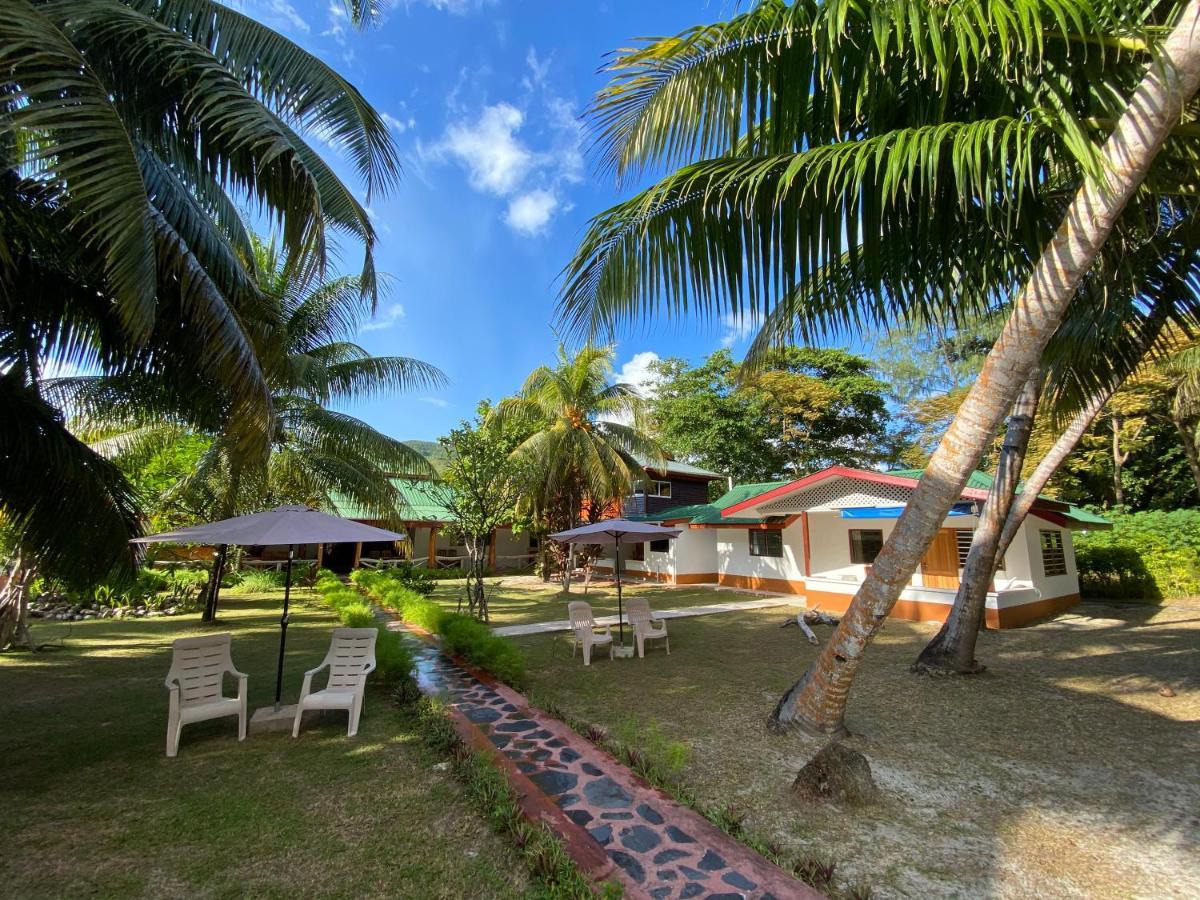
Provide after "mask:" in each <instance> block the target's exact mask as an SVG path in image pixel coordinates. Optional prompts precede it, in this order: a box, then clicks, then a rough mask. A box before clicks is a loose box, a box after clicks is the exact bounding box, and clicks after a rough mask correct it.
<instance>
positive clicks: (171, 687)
mask: <svg viewBox="0 0 1200 900" xmlns="http://www.w3.org/2000/svg"><path fill="white" fill-rule="evenodd" d="M163 684H164V685H165V686H166V688H167V690H168V691H178V690H179V678H178V677H176V676H171V677H170V678H168V679H167V680H166V681H164V682H163Z"/></svg>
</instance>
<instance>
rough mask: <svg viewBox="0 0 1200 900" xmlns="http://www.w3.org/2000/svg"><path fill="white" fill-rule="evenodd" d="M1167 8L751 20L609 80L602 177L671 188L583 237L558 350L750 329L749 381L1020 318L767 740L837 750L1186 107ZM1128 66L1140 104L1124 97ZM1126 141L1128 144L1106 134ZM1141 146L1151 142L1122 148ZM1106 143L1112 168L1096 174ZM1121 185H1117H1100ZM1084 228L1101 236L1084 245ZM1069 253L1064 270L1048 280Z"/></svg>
mask: <svg viewBox="0 0 1200 900" xmlns="http://www.w3.org/2000/svg"><path fill="white" fill-rule="evenodd" d="M1174 8H1175V4H1173V3H1159V4H1149V5H1147V4H1132V3H1129V4H1099V3H1092V2H1087V0H1078V2H1072V0H1061V2H1059V0H1056V2H1026V3H1020V4H996V3H985V2H969V0H965V2H961V3H954V4H944V3H933V2H922V0H907V2H905V0H897V2H892V3H888V4H873V5H870V6H869V7H866V6H862V5H861V4H857V3H853V2H850V0H833V2H824V3H816V2H797V3H795V4H791V5H788V4H784V3H782V2H765V3H762V4H760V5H759V6H758V7H756V8H755V9H754V10H752V11H751V12H749V13H747V14H745V15H743V16H739V17H737V18H736V19H734V20H732V21H731V22H729V23H724V24H722V25H717V26H711V27H708V28H700V29H695V30H693V31H691V32H688V33H686V34H684V35H681V36H680V37H679V38H673V39H668V40H664V41H656V42H651V43H650V44H649V45H647V46H645V47H643V48H638V49H635V50H633V51H628V52H625V53H622V54H619V55H618V56H617V57H616V58H615V60H614V62H613V63H612V64H611V66H610V70H611V71H612V72H613V73H614V76H613V81H612V83H611V85H610V86H609V88H607V89H606V90H605V91H604V92H602V93H601V95H600V97H599V99H598V101H597V104H596V106H595V107H594V109H593V120H594V121H595V123H596V125H597V128H598V130H599V137H600V142H601V145H602V147H603V148H604V157H603V159H604V163H605V164H607V165H609V166H611V167H612V168H613V169H615V170H616V171H617V172H618V173H619V174H625V173H629V172H636V171H640V170H641V169H642V167H644V166H645V165H647V164H649V163H651V162H653V163H663V162H665V163H667V164H668V165H669V164H679V163H690V164H689V165H685V166H684V167H683V168H681V169H679V170H678V171H677V172H675V173H673V174H671V175H669V176H667V177H666V178H665V179H663V180H661V181H660V182H658V183H657V184H656V185H654V186H653V187H651V188H650V189H648V190H647V191H645V192H643V193H642V194H641V195H639V196H638V197H636V198H634V199H633V200H630V201H627V202H625V203H623V204H621V205H619V206H617V207H615V208H613V209H612V210H609V211H608V212H606V213H604V214H603V215H601V216H599V217H597V219H596V220H595V221H594V223H593V226H592V228H591V229H590V230H589V233H588V235H587V236H586V237H585V239H584V242H583V245H582V246H581V248H580V250H579V251H578V253H577V255H576V258H575V260H574V261H573V262H572V263H571V264H570V266H569V267H568V269H567V271H566V274H565V281H564V288H563V314H564V317H565V319H566V321H567V322H568V324H570V325H572V326H574V327H577V328H580V329H583V330H586V331H589V332H590V331H596V330H601V331H606V330H610V329H611V328H613V327H615V326H616V325H618V324H620V323H622V322H626V321H630V320H632V319H636V318H642V317H645V316H646V315H649V314H650V313H651V312H652V311H653V310H655V309H658V308H660V307H661V308H665V309H667V310H669V311H671V312H673V313H681V312H682V311H684V310H689V311H696V312H698V313H699V314H700V315H702V316H709V317H713V316H717V315H734V316H735V317H738V316H741V317H746V316H758V315H762V314H763V313H764V312H765V318H766V325H765V327H764V329H763V331H762V332H761V333H760V336H759V338H758V340H757V341H756V344H755V348H754V353H755V354H756V355H758V356H760V357H761V356H762V355H763V354H764V353H765V352H766V351H767V350H768V349H769V348H770V347H771V346H772V345H773V344H774V343H775V342H777V341H779V340H783V339H787V338H791V337H799V338H801V339H805V340H807V339H809V338H810V337H811V336H812V335H814V334H820V333H822V332H824V331H827V330H829V329H831V328H836V327H846V326H848V325H855V324H858V325H861V324H869V325H877V324H883V323H887V322H890V321H892V320H895V319H899V320H901V321H924V322H937V321H948V322H949V323H950V324H953V323H954V322H955V321H957V320H959V319H960V318H962V317H967V318H974V317H978V316H980V315H983V314H986V313H987V312H989V311H990V310H992V309H994V308H998V307H1003V306H1004V305H1005V304H1006V303H1007V302H1008V300H1009V299H1010V298H1016V299H1017V301H1018V302H1017V305H1016V307H1015V308H1016V310H1017V312H1018V313H1019V316H1020V318H1019V319H1018V320H1017V324H1020V325H1021V326H1022V327H1020V328H1018V327H1017V325H1016V324H1014V322H1013V320H1010V321H1009V324H1008V325H1007V326H1006V330H1005V331H1004V332H1002V333H1001V335H1000V338H999V340H998V341H997V344H996V347H995V348H994V349H993V351H992V356H991V357H989V360H990V361H989V363H988V364H985V366H984V374H983V375H982V376H981V377H980V379H979V380H977V381H976V382H975V385H974V387H973V388H972V390H971V392H970V393H969V394H968V395H967V398H966V400H965V401H964V404H963V406H962V407H961V408H960V410H959V414H958V415H957V417H956V419H955V422H954V424H952V426H951V428H950V431H949V433H948V437H947V439H946V440H945V441H943V443H942V445H941V447H940V449H939V451H938V452H935V453H934V455H933V459H932V460H931V462H930V466H929V468H928V469H927V474H926V477H925V478H924V479H923V480H922V483H921V487H920V488H918V491H917V493H916V495H915V496H914V498H913V501H912V503H911V504H910V506H909V508H908V510H907V512H906V514H905V518H904V519H902V520H901V522H900V523H899V525H898V527H897V529H896V530H895V532H893V536H892V538H891V540H890V542H889V548H890V549H888V550H885V555H884V556H881V557H880V559H886V561H887V562H888V563H889V565H888V566H884V567H882V568H881V567H880V565H879V564H878V561H877V563H876V565H875V566H874V567H873V569H872V573H871V576H870V578H869V579H868V580H867V582H866V584H865V585H864V586H863V589H862V590H861V591H860V593H859V595H858V597H857V598H856V600H855V602H854V604H853V605H852V607H851V610H850V612H849V613H848V614H847V616H846V617H845V618H844V619H843V622H842V625H841V626H840V627H839V630H838V631H837V633H836V634H835V637H834V639H833V641H831V643H830V645H829V646H828V647H827V648H826V650H825V652H824V653H823V654H822V656H821V658H820V659H819V661H818V664H817V665H816V667H815V668H814V669H813V670H811V671H810V673H809V676H808V677H806V678H805V679H804V680H803V681H802V682H801V683H800V684H798V685H797V686H796V687H795V688H794V689H793V690H792V691H789V692H788V694H787V695H786V696H785V697H784V699H783V700H782V701H781V703H780V705H779V707H778V709H777V710H776V714H775V716H774V717H773V719H774V721H776V723H777V724H781V725H791V724H805V725H808V726H810V727H812V728H815V729H817V730H822V731H833V730H838V729H840V728H841V727H842V714H843V710H844V704H845V699H846V696H847V693H848V689H849V684H850V681H851V679H852V678H853V674H854V672H855V671H856V670H857V666H858V663H859V661H860V659H861V655H862V652H863V650H864V649H865V647H866V645H867V643H868V642H869V640H870V638H871V636H873V634H874V633H875V630H876V629H877V628H878V626H879V624H880V623H881V622H882V621H883V619H884V617H885V616H886V614H887V611H888V610H889V609H890V608H891V605H892V603H893V602H894V600H895V596H896V595H898V592H899V591H900V589H901V588H902V586H903V585H904V584H905V583H907V581H908V578H909V576H910V575H911V572H912V571H913V569H914V568H915V566H916V564H917V561H918V560H919V559H920V557H921V555H922V553H923V551H924V547H925V545H927V544H928V541H929V539H930V538H931V537H932V535H933V533H934V531H935V530H936V527H937V525H936V524H934V525H931V524H930V523H931V522H933V520H934V518H936V519H937V523H938V524H940V522H941V517H942V515H943V514H944V512H945V510H946V509H948V508H949V504H950V503H951V502H952V501H953V499H956V498H957V496H958V492H959V491H960V490H961V487H962V484H963V483H964V481H965V478H966V477H967V473H968V471H969V469H970V468H971V467H973V466H974V465H975V464H976V463H977V462H978V458H979V456H978V453H979V452H981V451H982V447H983V446H984V445H985V444H986V443H987V442H988V441H990V440H991V439H992V438H994V436H995V434H996V429H997V427H998V426H999V424H1000V421H1001V419H1002V418H1003V416H1004V415H1005V414H1006V413H1007V411H1008V408H1009V407H1010V406H1011V404H1012V402H1013V401H1014V399H1015V397H1016V395H1017V393H1018V391H1019V390H1020V387H1021V385H1022V384H1024V383H1025V381H1026V380H1027V377H1028V374H1029V371H1030V369H1031V368H1032V366H1033V365H1035V364H1036V363H1037V361H1038V358H1039V357H1040V355H1041V352H1042V350H1043V348H1044V347H1045V345H1046V342H1047V341H1048V340H1049V338H1050V335H1051V333H1053V331H1054V330H1055V328H1056V327H1057V326H1058V324H1059V323H1060V321H1061V318H1062V311H1063V309H1065V306H1066V304H1067V303H1068V302H1069V300H1070V298H1071V296H1072V295H1073V293H1074V289H1075V287H1076V286H1077V285H1078V283H1079V281H1080V279H1082V277H1083V276H1084V274H1085V272H1086V270H1087V269H1088V268H1090V267H1091V265H1092V264H1093V262H1095V261H1096V259H1097V256H1098V254H1099V251H1100V249H1101V248H1102V247H1103V246H1104V243H1105V240H1104V239H1106V238H1107V237H1108V235H1109V233H1110V231H1111V229H1112V228H1113V227H1114V226H1115V225H1116V224H1117V214H1119V213H1120V212H1121V211H1123V210H1124V209H1125V207H1126V206H1127V205H1128V202H1129V200H1130V199H1131V197H1133V196H1134V193H1135V191H1136V189H1137V188H1138V187H1139V186H1142V185H1143V183H1144V182H1145V175H1146V174H1147V173H1148V172H1149V166H1148V160H1149V159H1152V158H1153V157H1154V156H1155V155H1156V154H1157V152H1158V150H1159V147H1160V145H1161V143H1162V141H1163V140H1165V139H1166V136H1167V134H1168V132H1169V131H1170V130H1171V129H1172V128H1174V126H1175V125H1176V124H1177V123H1178V119H1179V111H1180V110H1181V109H1182V107H1183V105H1184V104H1185V103H1186V102H1187V100H1188V99H1190V97H1191V91H1190V90H1187V83H1186V80H1185V81H1184V82H1183V83H1182V90H1181V83H1180V81H1179V77H1178V73H1179V71H1181V70H1180V69H1179V68H1178V67H1173V66H1172V65H1171V62H1172V61H1174V60H1175V58H1174V57H1172V56H1167V57H1162V56H1161V54H1160V53H1159V51H1158V49H1157V48H1158V46H1159V45H1158V44H1157V43H1156V40H1155V39H1156V38H1157V37H1158V36H1159V35H1161V34H1162V30H1161V29H1160V28H1159V25H1160V23H1162V22H1164V21H1169V20H1170V19H1171V18H1173V12H1172V10H1173V9H1174ZM1167 46H1169V45H1167ZM1174 50H1175V51H1178V52H1185V51H1186V48H1185V47H1181V46H1178V45H1177V46H1175V47H1174ZM1162 59H1166V60H1168V62H1167V63H1166V65H1165V68H1164V67H1163V64H1162V63H1161V62H1160V60H1162ZM1147 60H1150V61H1152V62H1154V66H1153V67H1152V70H1151V78H1152V82H1151V84H1150V87H1149V88H1147V87H1145V86H1142V87H1140V88H1139V91H1138V92H1136V93H1135V92H1134V91H1133V88H1134V87H1135V86H1137V85H1138V84H1139V80H1140V79H1141V78H1142V73H1143V70H1144V69H1145V63H1146V62H1147ZM1182 71H1187V67H1186V66H1184V67H1183V70H1182ZM1162 72H1166V75H1165V76H1163V75H1161V73H1162ZM1156 77H1157V78H1158V80H1157V81H1153V78H1156ZM1147 90H1149V91H1150V92H1151V96H1147V95H1146V91H1147ZM1131 93H1134V97H1135V102H1134V103H1133V105H1132V106H1130V108H1129V110H1125V98H1126V97H1127V96H1129V95H1130V94H1131ZM1164 100H1166V101H1169V105H1168V106H1167V107H1166V108H1165V109H1164V107H1163V106H1162V105H1161V103H1162V101H1164ZM1156 104H1157V105H1156ZM1122 116H1135V117H1141V121H1137V122H1136V123H1134V124H1130V123H1129V122H1128V121H1126V120H1124V119H1122V121H1121V124H1120V125H1119V126H1118V127H1117V128H1116V129H1115V130H1114V123H1117V122H1118V119H1119V117H1122ZM1142 125H1145V126H1147V129H1148V130H1145V129H1143V132H1142V133H1143V134H1150V135H1153V136H1154V139H1153V140H1150V141H1149V142H1146V141H1142V140H1140V139H1138V138H1136V137H1135V136H1134V135H1132V134H1131V130H1135V129H1136V127H1138V126H1142ZM1185 131H1186V129H1185ZM1109 132H1112V133H1113V135H1115V137H1114V139H1113V141H1114V143H1112V144H1111V145H1109V146H1108V151H1107V152H1101V151H1100V150H1099V149H1098V147H1097V143H1098V141H1099V140H1100V139H1101V138H1103V137H1104V136H1105V135H1108V134H1109ZM1193 141H1194V137H1192V136H1189V135H1188V134H1186V133H1181V134H1178V135H1176V136H1174V137H1173V138H1172V140H1171V141H1170V142H1169V145H1168V153H1166V154H1165V155H1164V158H1163V160H1162V163H1161V164H1160V165H1159V166H1158V167H1157V168H1156V170H1155V175H1154V178H1153V179H1151V181H1149V182H1146V183H1145V186H1144V188H1143V190H1142V191H1141V193H1139V194H1137V195H1136V202H1135V204H1134V206H1133V208H1132V209H1130V210H1129V213H1128V214H1127V215H1126V216H1125V218H1124V220H1122V223H1121V232H1120V233H1121V235H1122V240H1121V241H1118V242H1117V244H1118V245H1120V244H1122V243H1123V242H1124V241H1125V238H1126V235H1128V239H1129V240H1135V239H1136V238H1137V236H1138V235H1139V234H1140V233H1142V232H1144V231H1146V230H1147V229H1153V228H1154V227H1156V225H1155V223H1156V222H1158V221H1160V220H1161V219H1162V217H1163V214H1164V213H1165V214H1166V217H1167V218H1168V219H1170V218H1172V217H1173V216H1176V215H1183V216H1188V215H1190V211H1189V208H1188V206H1187V203H1186V202H1184V201H1183V200H1181V199H1180V197H1181V196H1183V195H1184V194H1185V193H1186V192H1185V191H1184V190H1183V188H1184V186H1185V185H1186V183H1187V182H1189V181H1190V180H1191V179H1192V177H1193V174H1194V166H1192V165H1191V163H1190V162H1189V159H1190V156H1191V155H1192V152H1193V150H1194V144H1193V143H1192V142H1193ZM1127 142H1132V143H1127ZM1114 148H1116V149H1115V150H1114ZM1116 151H1119V153H1118V152H1116ZM697 156H700V157H707V158H706V159H701V161H699V162H693V161H692V160H694V159H695V157H697ZM1118 157H1119V159H1118ZM1127 157H1128V158H1133V159H1137V160H1138V164H1137V165H1135V166H1133V167H1132V168H1130V166H1128V165H1127V164H1126V163H1127ZM1143 161H1146V163H1147V164H1146V166H1145V167H1141V163H1142V162H1143ZM1115 163H1119V164H1118V165H1117V166H1116V169H1115V171H1116V172H1118V173H1119V174H1120V176H1121V177H1120V178H1116V177H1114V176H1113V171H1114V170H1113V169H1110V168H1106V167H1111V166H1113V165H1114V164H1115ZM1129 175H1132V176H1133V177H1129V178H1126V176H1129ZM1080 185H1086V186H1087V193H1085V194H1084V195H1083V198H1084V199H1083V200H1079V199H1078V198H1077V197H1076V194H1077V189H1078V188H1079V187H1080ZM1098 186H1102V187H1103V190H1101V189H1100V187H1098ZM1110 188H1111V190H1110ZM1073 197H1075V198H1076V199H1072V198H1073ZM1080 204H1083V205H1084V207H1085V208H1086V211H1087V212H1089V213H1091V212H1093V211H1095V212H1096V213H1097V218H1096V219H1095V221H1093V220H1091V219H1088V220H1087V221H1086V222H1085V223H1084V225H1082V226H1081V224H1080V222H1081V220H1080V219H1079V218H1078V217H1077V213H1078V212H1079V210H1080ZM1065 213H1071V216H1070V218H1069V219H1068V220H1067V221H1068V223H1069V225H1070V227H1071V229H1072V230H1071V231H1070V232H1069V233H1068V234H1067V235H1066V236H1065V237H1064V236H1063V235H1061V234H1056V229H1057V228H1058V224H1059V222H1061V221H1062V220H1063V217H1064V214H1065ZM1080 236H1083V237H1085V239H1084V240H1083V241H1082V243H1078V242H1076V241H1075V239H1076V238H1078V237H1080ZM1052 239H1053V240H1052ZM1047 245H1048V246H1049V247H1050V250H1051V251H1052V252H1051V253H1050V254H1042V255H1039V254H1040V253H1041V248H1042V247H1044V246H1047ZM1064 248H1065V249H1067V250H1072V251H1079V252H1076V253H1074V254H1073V255H1072V254H1067V256H1066V258H1065V260H1064V258H1063V253H1064ZM1050 260H1053V261H1055V263H1056V264H1057V268H1056V269H1055V270H1054V271H1053V272H1050V271H1049V270H1046V269H1045V268H1044V267H1045V266H1046V265H1047V261H1050ZM1083 262H1086V264H1087V265H1086V266H1082V267H1081V266H1080V263H1083ZM1068 263H1069V265H1068ZM1101 263H1102V264H1103V265H1105V266H1107V271H1108V272H1110V273H1113V274H1114V275H1116V276H1120V275H1121V272H1120V270H1119V268H1118V267H1117V266H1115V265H1114V264H1113V263H1112V261H1111V260H1101ZM1039 265H1041V266H1043V268H1038V266H1039ZM1031 279H1032V280H1031ZM1026 284H1027V285H1031V286H1032V287H1031V289H1029V290H1022V285H1026ZM1051 299H1052V301H1053V302H1051ZM1022 302H1026V303H1028V302H1032V303H1033V304H1034V308H1033V311H1035V312H1037V313H1039V315H1037V316H1034V317H1032V318H1031V317H1030V315H1029V314H1030V312H1031V310H1030V308H1029V307H1028V306H1022V305H1021V303H1022ZM1046 304H1050V305H1046ZM1043 314H1044V315H1043ZM1021 340H1024V341H1025V346H1024V347H1023V348H1022V347H1020V346H1018V343H1015V342H1019V341H1021ZM1014 362H1015V365H1014ZM964 462H967V463H969V464H970V465H969V466H966V467H964V466H962V465H961V464H962V463H964ZM943 503H944V504H945V506H944V507H943ZM939 508H940V511H939Z"/></svg>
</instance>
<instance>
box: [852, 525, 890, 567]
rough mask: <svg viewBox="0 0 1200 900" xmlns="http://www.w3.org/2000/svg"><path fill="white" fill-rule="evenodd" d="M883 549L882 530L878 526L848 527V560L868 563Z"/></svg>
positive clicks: (873, 560)
mask: <svg viewBox="0 0 1200 900" xmlns="http://www.w3.org/2000/svg"><path fill="white" fill-rule="evenodd" d="M881 550H883V531H882V530H881V529H878V528H851V529H850V562H852V563H856V564H858V565H870V564H871V563H873V562H875V557H877V556H878V555H879V553H880V551H881Z"/></svg>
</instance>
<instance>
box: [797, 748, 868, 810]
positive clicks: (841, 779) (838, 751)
mask: <svg viewBox="0 0 1200 900" xmlns="http://www.w3.org/2000/svg"><path fill="white" fill-rule="evenodd" d="M792 790H794V791H795V792H796V793H797V794H798V795H799V796H800V797H802V798H804V799H805V800H832V801H834V802H835V803H848V804H854V805H859V804H866V803H873V802H875V801H876V800H877V799H878V797H879V788H878V787H877V786H876V784H875V779H874V778H873V777H871V764H870V763H869V762H867V758H866V757H865V756H863V755H862V754H861V753H859V752H858V751H857V750H852V749H850V748H849V747H847V746H846V745H845V744H843V743H841V742H840V741H832V742H830V743H828V744H826V745H825V746H824V747H823V748H822V749H821V751H820V752H819V753H818V754H817V755H816V756H814V757H813V758H812V759H810V760H809V761H808V763H807V764H805V766H804V768H802V769H801V770H800V773H799V774H798V775H797V776H796V780H795V781H794V782H793V783H792Z"/></svg>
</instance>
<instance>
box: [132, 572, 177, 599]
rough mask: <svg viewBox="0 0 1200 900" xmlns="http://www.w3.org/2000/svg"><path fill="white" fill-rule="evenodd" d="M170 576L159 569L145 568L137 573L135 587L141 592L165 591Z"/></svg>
mask: <svg viewBox="0 0 1200 900" xmlns="http://www.w3.org/2000/svg"><path fill="white" fill-rule="evenodd" d="M170 583H171V576H170V575H168V574H167V573H166V572H163V571H160V570H159V569H151V568H148V567H147V568H145V569H142V570H141V571H139V572H138V573H137V586H138V589H139V590H142V591H153V592H155V593H157V592H158V591H165V590H167V588H168V587H169V586H170Z"/></svg>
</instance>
